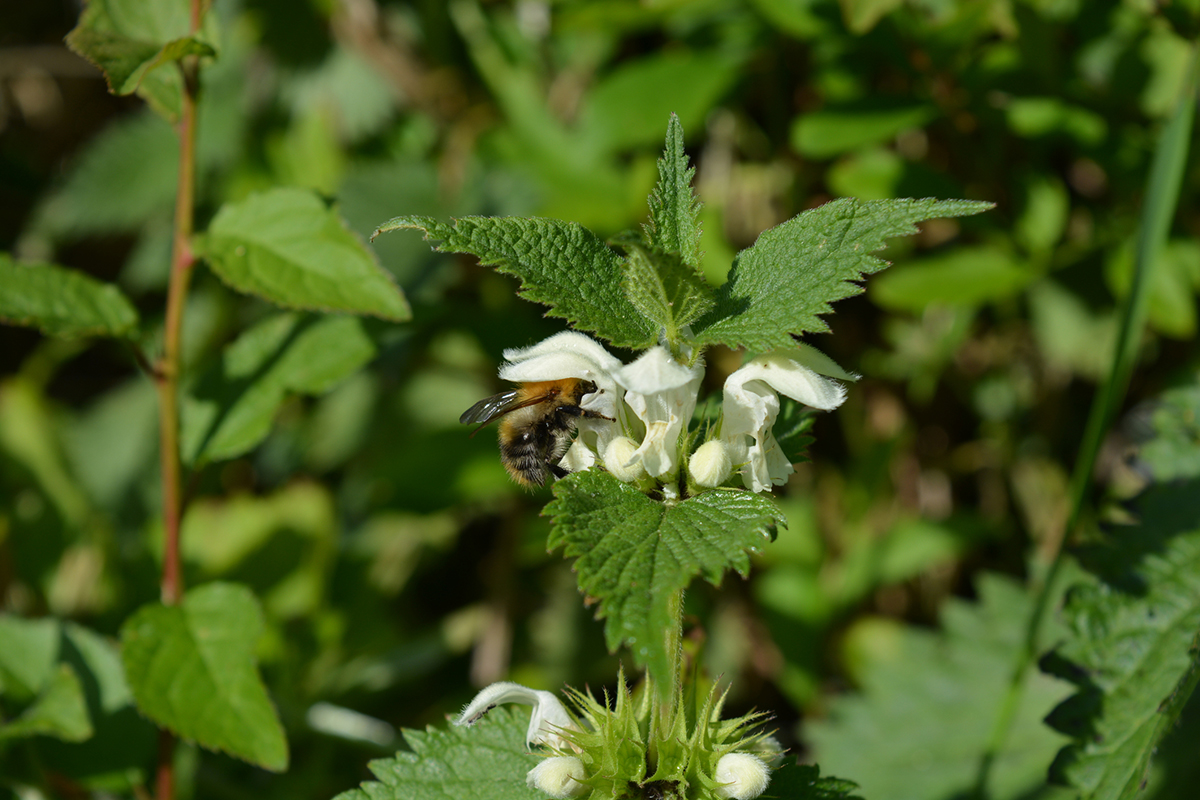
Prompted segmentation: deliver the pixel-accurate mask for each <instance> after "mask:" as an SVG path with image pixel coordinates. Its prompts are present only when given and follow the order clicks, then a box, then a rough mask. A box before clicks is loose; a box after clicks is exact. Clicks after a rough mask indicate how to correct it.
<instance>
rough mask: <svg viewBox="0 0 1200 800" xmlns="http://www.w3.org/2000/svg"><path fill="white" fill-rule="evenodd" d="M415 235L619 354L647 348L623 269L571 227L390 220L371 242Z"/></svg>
mask: <svg viewBox="0 0 1200 800" xmlns="http://www.w3.org/2000/svg"><path fill="white" fill-rule="evenodd" d="M402 229H405V230H419V231H424V232H425V238H426V239H437V240H440V241H441V242H442V243H441V244H440V245H438V247H437V248H436V249H437V250H439V251H441V252H445V253H470V254H472V255H474V256H477V257H478V258H479V260H480V262H481V263H483V264H485V265H487V266H493V267H495V268H496V269H497V270H498V271H500V272H503V273H505V274H507V275H515V276H517V277H518V278H520V279H521V296H522V297H524V298H525V299H526V300H532V301H534V302H535V303H544V304H546V305H547V306H549V307H550V310H549V311H548V312H547V314H549V315H550V316H554V317H563V318H565V319H567V320H569V321H570V322H571V323H572V324H573V325H574V327H576V328H579V329H581V330H585V331H593V332H595V333H596V334H597V335H598V336H601V337H603V338H605V339H608V340H609V341H610V342H612V343H613V344H615V345H617V346H619V347H649V346H650V345H652V344H654V343H655V342H656V341H657V340H658V331H657V330H656V329H655V326H654V325H652V324H651V323H650V321H649V320H647V319H646V318H645V317H644V316H643V315H642V313H641V312H640V311H639V310H638V309H637V307H636V306H634V305H633V303H631V302H630V301H629V299H628V298H627V297H626V296H625V293H624V292H623V291H622V289H621V280H622V277H623V266H624V265H623V262H622V259H621V257H620V256H619V255H617V253H615V252H614V251H613V250H612V249H610V248H609V247H608V245H606V244H605V243H604V242H603V241H601V240H600V239H599V238H598V237H597V236H596V235H595V234H593V233H592V232H591V231H589V230H588V229H587V228H584V227H583V226H582V225H579V224H577V223H574V222H562V221H560V220H556V219H540V218H521V217H463V218H461V219H458V220H455V221H454V223H453V224H452V225H446V224H445V223H441V222H438V221H437V220H435V219H432V218H430V217H415V216H410V217H394V218H393V219H390V220H388V221H387V222H385V223H383V224H382V225H380V226H379V228H378V229H377V230H376V231H375V235H376V236H378V235H379V234H381V233H387V232H389V231H394V230H402Z"/></svg>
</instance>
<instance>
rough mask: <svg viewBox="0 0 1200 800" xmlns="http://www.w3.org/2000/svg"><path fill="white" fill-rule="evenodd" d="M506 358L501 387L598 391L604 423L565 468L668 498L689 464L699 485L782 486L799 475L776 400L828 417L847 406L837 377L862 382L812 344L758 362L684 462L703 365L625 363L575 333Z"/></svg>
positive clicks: (648, 360) (582, 434)
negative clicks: (654, 489) (579, 385)
mask: <svg viewBox="0 0 1200 800" xmlns="http://www.w3.org/2000/svg"><path fill="white" fill-rule="evenodd" d="M504 357H505V359H506V362H507V363H505V364H504V366H503V367H501V369H500V377H501V378H503V379H505V380H509V381H514V382H520V383H528V382H535V381H556V380H563V379H567V378H580V379H584V380H588V381H591V382H592V383H594V384H595V385H596V387H597V391H596V392H594V393H592V394H589V395H587V396H586V397H585V398H584V399H583V402H582V403H581V407H582V408H584V409H586V410H590V411H595V412H597V414H599V415H601V416H603V417H606V418H607V419H600V418H589V417H583V418H581V419H580V420H579V422H578V430H579V432H578V435H577V437H576V439H575V442H574V443H573V444H572V445H571V447H570V449H569V450H568V451H567V453H566V454H565V456H563V458H562V461H561V462H560V463H559V466H561V467H562V468H563V469H565V470H567V471H570V472H577V471H580V470H585V469H589V468H591V467H592V466H594V465H596V464H598V463H599V464H602V465H603V466H604V468H605V469H607V470H608V471H609V472H610V473H612V474H613V475H614V476H616V477H617V478H619V479H620V480H622V481H625V482H627V483H637V482H642V481H645V480H647V479H655V480H656V481H657V482H661V483H662V484H664V491H667V492H669V491H670V489H669V484H670V483H672V480H671V479H672V478H673V477H674V476H677V475H678V474H679V471H680V469H681V467H683V466H684V465H685V463H686V467H687V470H688V474H689V475H690V476H691V479H692V481H693V482H694V484H695V485H696V486H699V487H703V488H712V487H716V486H720V485H721V484H723V483H725V481H727V480H728V479H729V478H730V477H731V476H732V475H733V474H734V473H735V472H737V473H740V475H741V477H742V482H743V484H744V485H745V487H746V488H747V489H750V490H751V491H754V492H761V491H765V490H769V489H770V488H771V487H772V486H779V485H782V484H783V483H784V482H786V480H787V477H788V475H790V474H791V473H792V472H793V471H794V470H793V468H792V464H791V462H790V460H789V459H788V458H787V457H786V456H785V455H784V454H783V453H782V452H781V449H780V447H779V443H778V442H777V441H776V439H775V435H774V433H772V426H773V425H774V424H775V420H776V418H777V417H778V415H779V395H780V394H783V395H785V396H787V397H790V398H792V399H793V400H797V401H799V402H801V403H804V404H805V405H808V406H811V407H813V408H818V409H822V410H829V409H833V408H837V407H838V406H839V405H841V403H842V401H843V400H844V399H845V389H844V387H843V386H842V384H841V383H840V382H839V380H841V381H853V380H856V378H857V376H855V375H852V374H850V373H848V372H846V371H845V370H843V369H842V368H841V367H839V366H838V365H837V364H835V363H834V362H833V361H832V360H831V359H830V358H828V357H827V356H825V355H824V354H823V353H821V352H819V351H818V350H816V349H815V348H812V347H809V346H807V345H798V346H797V347H796V348H793V349H789V350H776V351H772V352H769V353H766V354H764V355H760V356H758V357H757V358H754V359H752V360H751V361H750V362H749V363H747V364H745V365H744V366H742V367H741V368H740V369H738V370H737V371H735V372H734V373H733V374H731V375H730V376H729V377H728V379H726V381H725V387H724V397H723V403H724V404H723V406H722V408H723V411H722V419H721V422H720V423H719V424H718V425H717V426H716V427H715V428H713V429H712V430H711V431H710V432H709V436H708V438H707V440H706V441H704V442H702V443H701V444H700V445H699V447H697V448H696V450H695V452H694V453H692V454H691V457H690V458H688V454H687V452H686V448H687V447H688V445H689V438H688V436H687V432H688V423H689V422H690V421H691V419H692V413H693V412H694V411H695V409H696V399H697V393H698V391H699V388H700V381H701V379H702V378H703V377H704V366H703V363H702V361H701V360H700V359H699V358H694V359H692V363H681V362H680V361H679V360H677V359H676V358H675V357H673V356H672V355H671V353H670V352H669V351H668V350H667V349H666V348H665V347H662V346H658V347H653V348H650V349H649V350H647V351H645V352H644V353H643V354H642V355H641V356H640V357H639V358H638V359H637V360H636V361H634V362H632V363H630V364H622V363H621V362H620V361H619V360H618V359H617V358H615V357H614V356H613V355H612V354H610V353H609V352H608V351H607V350H605V349H604V348H603V347H602V346H601V345H600V344H598V343H597V342H596V341H594V340H593V339H591V338H589V337H587V336H585V335H583V334H581V333H576V332H574V331H564V332H563V333H559V334H556V335H555V336H551V337H550V338H549V339H546V340H545V341H542V342H540V343H538V344H536V345H533V346H532V347H528V348H523V349H514V350H506V351H505V352H504ZM835 379H836V380H835ZM610 420H613V421H610Z"/></svg>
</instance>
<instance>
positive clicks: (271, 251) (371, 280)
mask: <svg viewBox="0 0 1200 800" xmlns="http://www.w3.org/2000/svg"><path fill="white" fill-rule="evenodd" d="M198 244H199V246H198V250H199V254H200V255H201V256H202V257H203V258H204V259H205V260H206V261H208V263H209V265H210V266H211V267H212V269H213V271H214V272H216V273H217V274H218V275H219V276H220V277H221V279H222V280H224V281H225V282H226V283H228V284H229V285H230V286H232V287H233V288H235V289H237V290H238V291H240V292H247V293H249V294H255V295H259V296H260V297H263V298H265V299H267V300H269V301H271V302H273V303H276V304H278V305H281V306H285V307H288V308H301V309H311V310H318V311H349V312H351V313H355V314H371V315H374V316H378V317H382V318H383V319H386V320H390V321H393V322H403V321H404V320H407V319H408V318H409V317H410V316H411V315H412V314H411V312H410V311H409V308H408V302H407V301H406V300H405V299H404V295H403V293H402V292H401V291H400V290H399V289H398V288H396V285H395V284H394V283H393V282H392V280H391V278H390V276H389V275H388V274H387V273H386V272H385V271H384V270H382V269H381V268H380V267H379V264H378V263H377V262H376V260H375V257H374V254H372V253H371V252H370V251H369V250H368V249H367V248H366V246H365V245H364V244H363V243H362V242H361V241H360V240H359V239H358V238H357V237H356V236H354V235H353V234H352V233H350V231H348V230H346V227H345V225H344V224H343V222H342V220H341V218H340V217H339V216H338V215H337V213H336V212H334V211H332V210H331V209H329V208H327V207H326V206H325V204H324V203H322V202H321V200H320V198H318V197H317V196H316V195H315V194H313V193H312V192H309V191H305V190H302V189H273V190H270V191H267V192H263V193H261V194H257V195H252V196H251V197H248V198H246V199H245V200H242V201H241V202H237V203H226V204H225V205H224V206H223V207H222V208H221V210H220V211H218V212H217V215H216V217H215V218H214V219H213V221H212V225H210V226H209V229H208V233H207V234H206V235H205V236H203V237H201V238H200V240H199V243H198Z"/></svg>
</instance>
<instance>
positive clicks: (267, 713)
mask: <svg viewBox="0 0 1200 800" xmlns="http://www.w3.org/2000/svg"><path fill="white" fill-rule="evenodd" d="M262 627H263V618H262V611H261V610H260V609H259V607H258V601H257V600H255V599H254V595H253V594H251V593H250V591H249V590H248V589H246V588H245V587H244V586H239V585H237V584H226V583H210V584H206V585H204V586H201V587H199V588H197V589H193V590H192V591H190V592H188V593H187V595H186V596H185V597H184V598H183V602H182V603H180V604H179V605H177V606H165V605H162V604H161V603H151V604H149V605H146V606H142V608H140V609H138V611H136V612H135V613H134V614H133V615H132V616H131V617H129V619H127V620H126V621H125V624H124V625H123V626H122V627H121V645H122V648H123V649H122V658H123V660H124V662H125V674H126V677H127V678H128V680H129V685H130V688H131V689H132V691H133V696H134V698H135V699H136V700H137V705H138V708H139V709H140V710H141V712H142V713H143V714H145V715H146V716H147V717H149V718H150V719H152V720H154V721H155V722H157V723H158V724H159V725H162V726H163V727H165V728H167V729H169V730H171V731H172V732H174V733H175V734H176V735H178V736H181V737H183V738H186V739H191V740H193V741H195V742H197V743H198V744H200V745H202V746H203V747H207V748H209V749H211V750H221V751H224V752H226V753H229V754H230V755H232V756H236V757H237V758H241V759H243V760H245V761H249V762H250V763H252V764H257V765H259V766H261V767H263V768H264V769H269V770H273V771H275V772H282V771H283V770H285V769H287V764H288V750H287V741H286V740H285V739H284V733H283V726H282V725H280V723H279V718H278V716H277V715H276V713H275V709H274V707H273V706H272V705H271V701H270V699H269V698H268V697H267V692H266V689H265V687H264V686H263V684H262V681H261V680H260V679H259V677H258V671H257V669H256V668H255V659H254V649H255V646H256V644H257V642H258V637H259V636H260V634H261V633H262Z"/></svg>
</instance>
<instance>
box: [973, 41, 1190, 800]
mask: <svg viewBox="0 0 1200 800" xmlns="http://www.w3.org/2000/svg"><path fill="white" fill-rule="evenodd" d="M1189 62H1190V66H1189V69H1188V77H1187V80H1186V81H1185V85H1184V87H1183V90H1182V92H1181V94H1180V97H1179V102H1178V104H1177V106H1176V108H1175V113H1174V114H1173V115H1172V117H1171V119H1170V120H1168V121H1167V124H1166V127H1164V128H1163V131H1162V134H1161V136H1160V138H1159V141H1158V146H1157V147H1156V148H1155V151H1154V160H1153V162H1152V163H1151V166H1150V176H1149V178H1148V179H1147V182H1146V195H1145V200H1144V205H1143V207H1142V216H1141V221H1140V224H1139V226H1138V239H1137V251H1136V255H1135V264H1134V272H1133V281H1132V283H1131V285H1130V287H1129V294H1128V296H1127V297H1126V298H1125V302H1124V304H1123V306H1122V308H1121V326H1120V333H1119V334H1118V337H1117V344H1116V348H1115V352H1114V353H1113V363H1112V369H1111V371H1110V373H1109V376H1108V380H1107V381H1106V382H1105V383H1104V385H1102V386H1101V387H1100V388H1099V391H1098V392H1097V394H1096V398H1095V400H1094V402H1093V403H1092V408H1091V412H1090V413H1089V415H1088V421H1087V427H1086V428H1085V430H1084V435H1083V442H1082V443H1081V445H1080V448H1079V456H1078V458H1077V459H1076V461H1075V469H1074V471H1073V472H1072V474H1071V484H1070V495H1069V500H1070V514H1069V515H1068V517H1067V524H1066V528H1065V530H1064V532H1063V536H1061V537H1059V539H1058V543H1057V547H1056V549H1055V552H1054V558H1053V559H1052V560H1051V561H1050V563H1049V564H1048V565H1047V567H1046V569H1045V572H1044V574H1042V575H1040V576H1035V586H1036V591H1037V594H1036V596H1035V598H1034V604H1033V611H1032V613H1031V614H1030V618H1029V621H1028V623H1027V626H1026V629H1025V640H1024V642H1023V643H1022V647H1021V651H1020V653H1019V654H1018V657H1017V661H1016V663H1015V665H1014V669H1013V672H1012V675H1011V677H1010V680H1009V685H1008V689H1007V692H1006V694H1005V697H1004V699H1003V700H1002V702H1001V704H1000V711H999V713H998V714H997V717H996V721H995V724H994V725H993V728H992V734H991V738H990V740H989V743H988V747H987V750H986V751H985V752H984V753H983V756H982V757H981V758H980V761H979V768H978V770H977V772H976V775H975V786H974V788H973V790H972V793H971V797H973V798H979V799H980V800H982V798H985V797H987V784H988V777H989V775H990V773H991V768H992V765H993V764H994V762H995V760H996V756H997V755H998V754H999V752H1000V750H1001V748H1002V747H1003V746H1004V743H1005V742H1006V741H1007V739H1008V735H1009V732H1010V729H1011V728H1012V723H1013V719H1014V718H1015V717H1016V714H1017V709H1018V707H1019V706H1020V701H1021V695H1022V692H1023V685H1024V682H1025V674H1026V672H1028V670H1029V668H1030V666H1031V665H1032V664H1033V662H1034V660H1035V659H1036V657H1037V650H1038V641H1039V640H1040V638H1041V632H1042V626H1043V624H1044V623H1045V619H1046V612H1047V610H1048V609H1049V607H1050V599H1051V597H1052V596H1053V594H1054V592H1055V583H1056V578H1057V577H1058V574H1059V572H1060V570H1061V567H1062V564H1063V560H1064V553H1065V550H1064V547H1065V545H1066V543H1067V542H1068V541H1069V540H1070V537H1071V536H1072V535H1073V534H1074V533H1075V530H1076V529H1077V528H1078V526H1079V524H1080V523H1081V522H1082V520H1083V514H1084V510H1085V508H1086V506H1087V500H1088V494H1089V492H1088V488H1089V486H1090V485H1091V479H1092V472H1093V470H1094V468H1095V464H1096V458H1097V456H1098V455H1099V453H1100V446H1101V445H1102V444H1103V442H1104V435H1105V433H1106V432H1107V431H1108V428H1109V425H1111V424H1112V420H1113V418H1114V417H1115V416H1116V413H1117V409H1118V408H1119V407H1120V404H1121V401H1122V399H1123V398H1124V396H1125V392H1126V390H1127V389H1128V387H1129V379H1130V377H1131V376H1132V374H1133V367H1134V364H1135V362H1136V361H1137V353H1138V348H1139V347H1140V345H1141V340H1142V331H1143V329H1144V328H1145V324H1146V313H1147V308H1148V304H1149V299H1150V282H1151V277H1152V275H1153V270H1154V268H1155V266H1156V262H1157V260H1158V257H1159V254H1160V253H1161V252H1162V248H1163V245H1165V244H1166V241H1167V236H1168V234H1169V233H1170V228H1171V220H1172V219H1173V218H1174V216H1175V207H1176V205H1177V203H1178V201H1179V190H1180V186H1181V185H1182V182H1183V173H1184V170H1185V168H1186V167H1187V153H1188V143H1189V141H1190V139H1191V131H1192V119H1193V117H1194V115H1195V111H1196V102H1197V98H1196V78H1197V67H1198V66H1200V51H1198V50H1197V49H1196V48H1195V47H1193V49H1192V54H1191V58H1190V59H1189Z"/></svg>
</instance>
